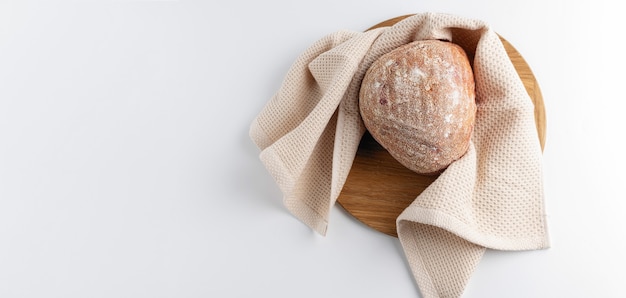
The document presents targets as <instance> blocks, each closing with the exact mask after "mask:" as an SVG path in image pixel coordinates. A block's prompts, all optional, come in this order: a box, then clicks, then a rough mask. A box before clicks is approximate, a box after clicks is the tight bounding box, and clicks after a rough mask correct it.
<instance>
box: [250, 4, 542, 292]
mask: <svg viewBox="0 0 626 298" xmlns="http://www.w3.org/2000/svg"><path fill="white" fill-rule="evenodd" d="M422 39H442V40H448V41H451V42H454V43H457V44H459V45H460V46H461V47H463V48H464V49H465V51H466V52H467V54H468V56H469V57H470V59H471V60H472V61H473V63H472V65H473V70H474V75H475V80H476V102H477V106H478V112H477V116H476V119H477V120H476V126H475V131H474V135H473V138H472V143H471V145H470V149H469V150H468V152H467V153H466V154H465V155H464V156H463V157H462V158H461V159H460V160H458V161H456V162H454V163H453V164H452V165H450V166H449V167H448V169H447V170H446V171H444V172H443V173H442V174H441V175H440V176H439V178H437V180H436V181H435V182H434V183H432V184H431V185H430V186H429V187H428V188H427V189H426V190H425V191H424V192H423V193H421V194H420V195H419V196H418V197H417V198H416V199H415V201H414V202H413V203H412V204H411V205H410V206H409V207H408V208H407V209H406V210H404V212H403V213H402V214H401V215H400V216H399V217H398V219H397V228H398V237H399V239H400V242H401V244H402V247H403V249H404V252H405V255H406V258H407V261H408V263H409V264H410V267H411V270H412V272H413V275H414V277H415V280H416V282H417V285H418V287H419V289H420V292H421V293H422V295H423V296H424V297H459V296H461V295H462V294H463V290H464V288H465V285H466V284H467V282H468V280H469V278H470V276H471V274H472V272H473V271H474V268H475V267H476V266H477V264H478V262H479V260H480V258H481V257H482V255H483V253H484V252H485V250H486V249H487V248H490V249H498V250H533V249H543V248H547V247H548V245H549V244H548V235H547V227H546V220H545V212H544V202H543V200H544V197H543V184H542V179H543V177H542V160H541V158H542V156H541V148H540V144H539V140H538V137H537V132H536V128H535V122H534V114H533V104H532V101H531V99H530V98H529V96H528V94H527V93H526V90H525V89H524V86H523V84H522V82H521V80H520V78H519V76H518V75H517V73H516V71H515V69H514V68H513V65H512V63H511V62H510V60H509V58H508V56H507V54H506V51H505V49H504V47H503V45H502V43H501V42H500V40H499V38H498V36H497V34H496V33H495V32H494V31H493V30H492V29H491V28H490V27H489V26H488V25H487V24H486V23H484V22H482V21H479V20H472V19H467V18H462V17H458V16H454V15H448V14H437V13H423V14H416V15H414V16H411V17H408V18H406V19H404V20H402V21H400V22H399V23H397V24H395V25H393V26H391V27H383V28H379V29H375V30H371V31H367V32H350V31H338V32H335V33H332V34H330V35H328V36H326V37H324V38H322V39H321V40H319V41H317V42H315V43H314V44H313V45H312V46H310V48H308V49H307V50H306V51H305V52H304V53H303V54H302V55H301V56H300V57H299V58H298V59H297V61H295V63H294V64H293V66H292V67H291V69H290V70H289V72H288V73H287V76H286V78H285V80H284V82H283V85H282V86H281V88H280V89H279V90H278V92H277V93H276V94H275V96H274V97H273V98H272V99H271V100H270V101H269V102H268V103H267V105H266V106H265V107H264V108H263V110H262V111H261V113H260V114H259V115H258V116H257V118H256V119H255V120H254V121H253V123H252V125H251V128H250V136H251V138H252V140H253V141H254V142H255V143H256V144H257V146H258V147H259V148H260V149H261V153H260V159H261V161H262V162H263V163H264V165H265V166H266V168H267V170H268V171H269V173H270V174H271V175H272V176H273V177H274V179H275V181H276V183H277V184H278V186H279V187H280V189H281V190H282V192H283V194H284V203H285V206H286V207H287V208H288V209H289V210H290V212H292V213H293V214H294V215H295V216H296V217H298V218H299V219H300V220H301V221H302V222H304V223H305V224H307V225H308V226H310V227H311V228H312V229H314V230H315V231H317V232H319V233H320V234H322V235H324V234H325V233H326V228H327V225H328V216H329V213H330V208H331V207H332V206H333V205H334V204H335V201H336V200H337V197H338V196H339V193H340V192H341V188H342V186H343V184H344V182H345V181H346V177H347V176H348V172H349V170H350V167H351V165H352V162H353V160H354V157H355V154H356V151H357V148H358V145H359V142H360V139H361V137H362V135H363V133H364V132H365V127H364V125H363V123H362V121H361V118H360V114H359V109H358V94H359V87H360V83H361V80H362V78H363V76H364V74H365V71H366V70H367V69H368V67H369V66H370V65H371V63H372V62H373V61H374V60H376V59H377V58H378V57H380V56H381V55H382V54H384V53H387V52H389V51H390V50H392V49H394V48H396V47H398V46H400V45H403V44H406V43H409V42H411V41H414V40H422Z"/></svg>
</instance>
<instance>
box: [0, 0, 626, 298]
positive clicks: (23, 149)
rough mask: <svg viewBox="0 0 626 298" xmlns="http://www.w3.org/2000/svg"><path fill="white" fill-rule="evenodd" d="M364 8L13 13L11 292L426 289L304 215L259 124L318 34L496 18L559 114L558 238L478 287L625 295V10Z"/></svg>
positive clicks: (3, 38) (4, 23) (358, 231)
mask: <svg viewBox="0 0 626 298" xmlns="http://www.w3.org/2000/svg"><path fill="white" fill-rule="evenodd" d="M364 3H365V2H363V1H339V0H332V1H331V0H321V1H287V0H267V1H220V2H218V1H213V0H211V1H149V0H143V1H130V0H86V1H78V0H76V1H5V0H3V1H0V297H7V298H12V297H361V298H365V297H419V291H418V288H417V286H416V284H415V282H414V281H413V278H412V276H411V273H410V270H409V268H408V265H407V263H406V261H405V259H404V255H403V252H402V249H401V247H400V245H399V242H398V240H397V239H395V238H392V237H388V236H386V235H383V234H380V233H378V232H375V231H373V230H371V229H369V228H368V227H366V226H364V225H363V224H361V223H359V222H358V221H356V220H354V219H353V218H352V217H350V216H349V215H348V214H346V212H345V211H343V210H342V209H341V208H340V207H339V206H336V207H335V208H333V211H332V215H331V223H330V227H329V232H328V235H327V236H326V237H321V236H319V235H317V234H315V233H313V232H312V231H311V230H309V229H308V228H307V227H306V226H305V225H304V224H302V223H300V222H299V221H298V220H297V219H295V218H294V217H293V216H292V215H291V214H289V213H288V212H287V210H286V209H285V208H284V207H283V205H282V195H281V193H280V191H279V190H278V188H277V186H276V185H275V184H274V182H273V180H272V178H271V177H270V176H269V174H268V173H267V171H266V170H265V168H263V166H262V164H261V163H260V161H259V159H258V153H259V151H258V149H257V148H256V147H255V146H254V145H253V144H252V142H251V141H250V139H249V137H248V127H249V124H250V122H251V121H252V119H253V117H254V116H255V115H256V114H257V113H258V112H259V111H260V109H261V108H262V106H263V105H264V104H265V103H266V102H267V100H269V98H270V97H271V96H272V94H273V93H274V92H275V91H276V90H277V88H278V87H279V86H280V83H281V80H282V78H283V76H284V75H285V73H286V71H287V69H288V68H289V66H290V65H291V63H292V62H293V61H294V60H295V58H296V57H297V56H298V55H299V54H300V53H301V52H302V51H303V50H304V49H306V48H307V47H308V46H309V45H310V44H312V43H313V42H314V41H316V40H317V39H319V38H321V37H322V36H324V35H326V34H328V33H331V32H334V31H337V30H340V29H349V30H364V29H366V28H367V27H369V26H371V25H373V24H375V23H378V22H379V21H382V20H385V19H387V18H391V17H395V16H400V15H404V14H410V13H417V12H427V11H431V12H446V13H453V14H460V15H463V16H466V17H471V18H478V19H482V20H484V21H486V22H488V23H489V24H491V26H492V27H493V28H494V29H496V31H498V32H499V33H500V34H501V35H503V36H504V37H506V38H507V39H508V40H509V41H510V42H511V43H513V45H514V46H515V47H516V48H517V49H518V50H519V51H520V52H521V53H522V55H523V56H524V57H525V58H526V60H527V61H528V63H529V64H530V66H531V67H532V69H533V70H534V72H535V76H536V77H537V79H538V81H539V83H540V85H541V88H542V91H543V95H544V99H545V105H546V110H547V119H548V129H547V144H546V148H545V153H544V161H545V164H544V168H545V194H546V207H547V213H548V220H549V225H550V234H551V243H552V248H550V249H548V250H544V251H532V252H498V251H488V252H487V253H486V255H485V256H484V258H483V259H482V261H481V263H480V264H479V266H478V268H477V270H476V272H475V273H474V275H473V276H472V278H471V280H470V281H469V284H468V286H467V288H466V291H465V295H464V297H625V296H626V293H624V291H623V285H624V282H626V273H624V268H625V267H626V215H625V213H626V194H625V190H624V189H625V188H624V187H625V184H626V179H625V178H626V174H624V169H625V168H626V158H625V154H624V142H623V139H624V135H625V134H624V128H626V124H625V118H626V117H625V115H624V109H625V107H626V104H625V102H626V101H625V100H626V96H625V94H626V93H625V92H624V86H625V85H626V81H625V78H626V76H625V75H624V69H625V68H626V61H625V58H624V57H625V56H624V54H623V52H624V49H625V48H624V37H623V30H624V28H626V21H625V18H623V13H622V11H623V10H621V8H619V7H618V6H616V5H617V3H618V2H614V1H609V0H598V1H544V0H530V1H515V2H513V1H490V0H478V1H450V0H448V1H406V0H372V1H367V4H364ZM613 3H615V4H613Z"/></svg>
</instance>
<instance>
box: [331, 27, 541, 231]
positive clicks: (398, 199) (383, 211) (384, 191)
mask: <svg viewBox="0 0 626 298" xmlns="http://www.w3.org/2000/svg"><path fill="white" fill-rule="evenodd" d="M409 16H410V15H406V16H400V17H397V18H393V19H389V20H386V21H384V22H381V23H379V24H377V25H375V26H373V27H372V28H370V29H369V30H371V29H374V28H379V27H386V26H391V25H393V24H395V23H397V22H399V21H400V20H402V19H404V18H406V17H409ZM500 39H501V40H502V44H503V45H504V47H505V48H506V51H507V54H508V55H509V58H510V59H511V62H513V66H514V67H515V70H516V71H517V73H518V74H519V76H520V78H521V79H522V82H523V83H524V87H526V91H527V92H528V94H529V95H530V98H531V99H532V101H533V103H534V105H535V123H536V125H537V134H538V136H539V142H540V144H541V148H542V149H543V148H544V145H545V138H546V114H545V107H544V103H543V97H542V95H541V90H540V89H539V84H538V83H537V81H536V79H535V76H534V75H533V73H532V71H531V69H530V67H529V66H528V64H527V63H526V61H525V60H524V58H523V57H522V55H521V54H520V53H519V52H518V51H517V50H516V49H515V48H514V47H513V46H512V45H511V44H510V43H509V42H508V41H506V40H505V39H504V38H502V37H500ZM435 179H437V176H424V175H419V174H417V173H415V172H412V171H410V170H409V169H407V168H405V167H404V166H402V165H401V164H400V163H398V162H397V161H396V160H395V159H394V158H393V157H391V155H390V154H389V153H388V152H387V151H386V150H385V149H384V148H382V147H381V146H380V144H378V143H377V142H376V141H375V140H374V139H373V138H372V136H371V135H370V134H369V133H367V132H366V133H365V135H364V136H363V139H362V140H361V143H360V144H359V149H358V151H357V154H356V157H355V159H354V162H353V164H352V168H351V170H350V173H349V174H348V178H347V180H346V183H345V185H344V187H343V189H342V191H341V193H340V195H339V198H338V200H337V201H338V202H339V204H340V205H341V206H342V207H343V208H344V209H346V210H347V211H348V212H349V213H350V214H352V216H354V217H355V218H356V219H358V220H359V221H361V222H363V223H365V224H366V225H368V226H370V227H372V228H374V229H375V230H377V231H380V232H383V233H385V234H387V235H390V236H394V237H397V236H398V235H397V232H396V218H398V216H399V215H400V213H402V211H403V210H404V209H405V208H406V207H408V206H409V205H410V204H411V202H413V200H414V199H415V198H416V197H417V196H418V195H419V194H420V193H421V192H422V191H424V189H426V187H428V186H429V185H430V184H431V183H432V182H433V181H435Z"/></svg>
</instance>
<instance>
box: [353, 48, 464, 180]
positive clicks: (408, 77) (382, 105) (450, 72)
mask: <svg viewBox="0 0 626 298" xmlns="http://www.w3.org/2000/svg"><path fill="white" fill-rule="evenodd" d="M359 109H360V113H361V116H362V118H363V122H364V124H365V127H366V128H367V130H368V131H369V132H370V133H371V134H372V136H373V137H374V139H375V140H376V141H377V142H378V143H380V144H381V145H382V146H383V147H384V148H385V149H386V150H387V151H388V152H389V153H390V154H391V155H392V156H393V157H394V158H395V159H396V160H398V162H400V163H401V164H402V165H404V166H405V167H407V168H409V169H410V170H412V171H414V172H417V173H420V174H436V173H439V172H441V171H442V170H444V169H445V168H446V167H447V166H448V165H450V164H451V163H452V162H454V161H455V160H457V159H459V158H460V157H462V156H463V155H464V154H465V152H467V149H468V146H469V143H470V139H471V135H472V132H473V129H474V121H475V115H476V103H475V83H474V76H473V72H472V68H471V65H470V62H469V59H468V57H467V55H466V54H465V51H464V50H463V49H462V48H461V47H460V46H458V45H456V44H454V43H451V42H446V41H440V40H421V41H415V42H412V43H409V44H406V45H404V46H401V47H398V48H396V49H394V50H393V51H391V52H389V53H387V54H385V55H383V56H381V57H380V58H379V59H378V60H376V61H375V62H374V63H373V64H372V65H371V67H370V68H369V69H368V71H367V72H366V74H365V77H364V79H363V81H362V83H361V90H360V94H359Z"/></svg>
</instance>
